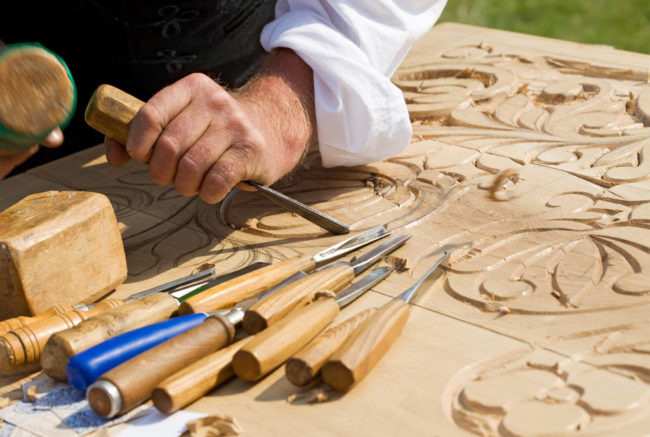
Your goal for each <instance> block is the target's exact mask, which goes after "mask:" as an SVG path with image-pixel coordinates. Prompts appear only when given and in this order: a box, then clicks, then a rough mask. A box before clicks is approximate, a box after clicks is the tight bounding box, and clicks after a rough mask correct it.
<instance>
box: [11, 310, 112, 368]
mask: <svg viewBox="0 0 650 437" xmlns="http://www.w3.org/2000/svg"><path fill="white" fill-rule="evenodd" d="M123 303H124V302H123V301H121V300H119V299H112V298H110V299H106V300H103V301H101V302H100V303H98V304H97V305H95V306H94V307H92V308H90V309H88V310H85V311H83V310H72V309H71V310H69V311H67V312H64V313H55V314H54V315H50V316H48V317H44V318H38V320H36V321H35V322H33V323H30V324H28V325H26V326H22V327H19V328H16V329H14V330H11V331H9V332H6V333H4V334H2V335H0V369H2V371H4V372H9V373H11V372H17V371H25V370H26V369H37V368H39V367H40V359H41V355H42V353H43V348H44V347H45V345H46V344H47V341H48V340H49V339H50V337H51V336H52V335H54V334H56V333H57V332H61V331H64V330H66V329H69V328H72V327H74V326H77V325H78V324H79V323H81V322H83V321H84V320H87V319H89V318H90V317H94V316H96V315H98V314H101V313H102V312H104V311H108V310H111V309H113V308H117V307H118V306H120V305H122V304H123Z"/></svg>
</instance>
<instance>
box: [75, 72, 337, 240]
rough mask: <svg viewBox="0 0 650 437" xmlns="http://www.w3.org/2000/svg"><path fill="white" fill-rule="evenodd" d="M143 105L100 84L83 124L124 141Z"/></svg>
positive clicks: (317, 215) (263, 190) (320, 218)
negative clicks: (130, 125)
mask: <svg viewBox="0 0 650 437" xmlns="http://www.w3.org/2000/svg"><path fill="white" fill-rule="evenodd" d="M142 106H144V102H143V101H141V100H139V99H137V98H135V97H133V96H131V95H129V94H127V93H125V92H124V91H122V90H120V89H118V88H115V87H113V86H110V85H101V86H99V88H97V89H96V90H95V92H94V93H93V95H92V96H91V98H90V102H88V106H87V107H86V113H85V118H86V123H88V125H89V126H90V127H92V128H93V129H95V130H97V131H99V132H101V133H103V134H104V135H106V136H107V137H109V138H113V139H114V140H116V141H118V142H119V143H122V144H126V138H127V136H128V132H129V124H130V123H131V121H132V120H133V118H134V117H135V115H136V114H137V113H138V111H139V110H140V108H142ZM244 183H245V184H247V185H249V186H252V187H255V188H257V190H258V191H259V192H260V194H262V195H263V196H264V197H266V198H267V199H269V200H271V201H273V202H274V203H276V204H277V205H280V206H281V207H283V208H285V209H287V210H288V211H289V212H292V213H296V214H298V215H299V216H301V217H304V218H305V219H307V220H309V221H310V222H312V223H314V224H315V225H317V226H320V227H321V228H323V229H326V230H328V231H330V232H331V233H333V234H347V233H348V232H350V228H349V227H348V226H347V225H345V224H343V223H341V222H340V221H338V220H336V219H334V218H332V217H330V216H328V215H326V214H323V213H322V212H319V211H316V210H315V209H313V208H310V207H309V206H307V205H305V204H303V203H300V202H298V201H297V200H295V199H291V198H290V197H288V196H285V195H284V194H282V193H279V192H277V191H275V190H273V189H271V188H268V187H264V186H262V185H260V184H257V183H255V182H252V181H245V182H244Z"/></svg>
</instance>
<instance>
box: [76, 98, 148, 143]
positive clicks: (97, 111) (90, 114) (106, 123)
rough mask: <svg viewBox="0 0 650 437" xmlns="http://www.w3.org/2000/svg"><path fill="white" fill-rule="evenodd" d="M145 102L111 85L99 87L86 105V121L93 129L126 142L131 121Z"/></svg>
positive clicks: (119, 141) (118, 140) (120, 141)
mask: <svg viewBox="0 0 650 437" xmlns="http://www.w3.org/2000/svg"><path fill="white" fill-rule="evenodd" d="M142 106H144V102H143V101H142V100H140V99H137V98H135V97H133V96H132V95H130V94H127V93H125V92H124V91H122V90H120V89H118V88H115V87H114V86H111V85H101V86H100V87H98V88H97V89H96V90H95V92H94V93H93V95H92V96H91V98H90V102H88V106H87V107H86V112H85V119H86V123H88V125H89V126H90V127H92V128H93V129H95V130H97V131H99V132H101V133H103V134H104V135H106V136H107V137H109V138H112V139H114V140H115V141H117V142H118V143H120V144H126V138H127V136H128V133H129V126H130V125H131V121H132V120H133V118H134V117H135V115H136V114H137V113H138V111H139V110H140V108H142Z"/></svg>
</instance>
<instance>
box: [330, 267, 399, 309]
mask: <svg viewBox="0 0 650 437" xmlns="http://www.w3.org/2000/svg"><path fill="white" fill-rule="evenodd" d="M393 270H394V269H393V268H392V267H378V268H376V269H374V270H373V271H372V272H370V273H368V274H367V275H366V276H364V277H363V278H361V279H359V280H358V281H356V282H354V283H352V284H351V285H350V286H348V287H346V288H345V289H343V290H341V291H340V292H339V293H338V294H337V295H336V303H338V304H339V307H341V308H343V307H345V306H346V305H349V304H350V303H352V302H353V301H354V300H356V299H357V298H358V297H359V296H361V295H362V294H364V293H365V292H366V291H368V290H370V289H371V288H372V287H374V286H375V285H377V284H378V283H379V282H381V281H383V280H384V278H386V276H388V275H390V273H391V272H392V271H393Z"/></svg>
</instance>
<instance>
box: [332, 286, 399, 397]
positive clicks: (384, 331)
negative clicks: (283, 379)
mask: <svg viewBox="0 0 650 437" xmlns="http://www.w3.org/2000/svg"><path fill="white" fill-rule="evenodd" d="M409 313H410V309H409V306H408V304H406V303H404V301H402V300H399V299H395V300H393V301H391V302H389V303H388V304H386V305H385V306H383V307H382V308H379V309H378V310H377V311H375V312H374V313H373V314H372V315H371V316H370V317H368V319H367V320H366V321H365V322H364V323H363V324H361V326H359V327H358V328H357V330H355V331H354V332H353V333H352V334H351V335H350V337H348V339H347V340H346V341H345V342H344V343H343V345H341V347H340V348H339V349H338V350H337V351H336V352H335V353H334V354H333V355H332V356H331V357H330V359H329V360H328V361H327V362H326V363H325V364H324V365H323V369H322V375H323V381H325V382H326V383H327V385H329V386H330V387H332V388H333V389H336V390H341V391H347V390H349V389H350V388H352V386H353V385H355V384H356V383H358V382H359V381H361V380H362V379H363V378H364V377H365V376H366V375H367V374H368V373H369V372H370V371H371V370H372V369H373V368H374V367H375V365H376V364H377V363H378V362H379V360H380V359H381V358H382V357H383V356H384V355H385V354H386V352H388V349H389V348H390V347H391V346H392V345H393V343H394V342H395V340H397V338H398V337H399V335H400V334H401V333H402V330H403V329H404V325H406V321H407V320H408V317H409Z"/></svg>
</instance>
